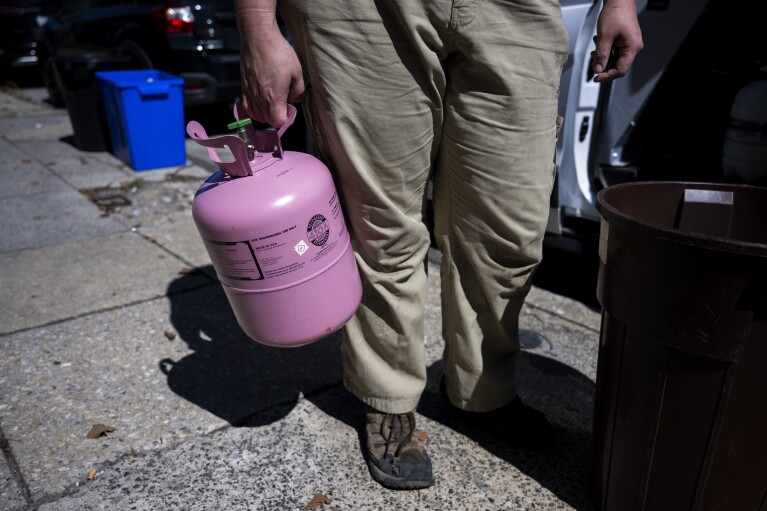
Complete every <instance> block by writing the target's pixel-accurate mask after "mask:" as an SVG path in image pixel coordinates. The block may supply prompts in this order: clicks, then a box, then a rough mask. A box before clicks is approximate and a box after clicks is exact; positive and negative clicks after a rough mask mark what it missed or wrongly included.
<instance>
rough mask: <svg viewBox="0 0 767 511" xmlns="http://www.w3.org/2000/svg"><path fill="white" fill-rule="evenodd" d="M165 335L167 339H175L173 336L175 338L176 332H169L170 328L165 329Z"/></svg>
mask: <svg viewBox="0 0 767 511" xmlns="http://www.w3.org/2000/svg"><path fill="white" fill-rule="evenodd" d="M165 337H166V338H167V339H168V340H169V341H172V340H173V339H175V338H176V332H171V331H170V330H166V331H165Z"/></svg>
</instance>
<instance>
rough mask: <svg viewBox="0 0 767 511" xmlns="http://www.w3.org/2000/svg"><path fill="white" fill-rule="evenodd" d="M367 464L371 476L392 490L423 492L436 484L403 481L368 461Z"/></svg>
mask: <svg viewBox="0 0 767 511" xmlns="http://www.w3.org/2000/svg"><path fill="white" fill-rule="evenodd" d="M367 464H368V470H370V476H371V477H372V478H373V479H374V480H375V481H376V482H378V483H379V484H381V485H383V486H385V487H387V488H389V489H391V490H422V489H424V488H428V487H429V486H431V485H433V484H434V480H433V479H403V478H400V477H395V476H393V475H390V474H387V473H386V472H384V471H383V470H381V469H380V468H378V466H376V464H375V463H373V462H372V461H368V462H367Z"/></svg>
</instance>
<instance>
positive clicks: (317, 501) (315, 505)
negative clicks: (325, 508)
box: [304, 493, 333, 510]
mask: <svg viewBox="0 0 767 511" xmlns="http://www.w3.org/2000/svg"><path fill="white" fill-rule="evenodd" d="M331 502H333V501H332V500H330V497H328V496H327V495H325V494H324V493H316V494H315V495H314V497H313V498H312V500H310V501H309V503H308V504H307V505H305V506H304V509H309V510H312V509H319V507H320V506H321V505H323V504H330V503H331Z"/></svg>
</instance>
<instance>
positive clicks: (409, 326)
mask: <svg viewBox="0 0 767 511" xmlns="http://www.w3.org/2000/svg"><path fill="white" fill-rule="evenodd" d="M410 3H411V2H407V1H403V2H402V4H403V6H401V8H400V7H398V6H397V5H396V2H389V1H381V2H355V1H354V0H335V1H328V2H322V1H318V0H290V1H286V2H283V3H281V4H280V8H281V10H282V13H283V16H284V18H285V19H286V21H287V22H288V27H289V30H290V32H291V35H292V36H293V38H294V44H295V46H296V48H297V51H298V53H299V58H301V60H302V64H303V66H304V71H305V73H307V75H308V78H309V82H310V89H309V91H308V94H307V96H308V98H307V105H305V106H306V110H307V113H308V118H309V119H310V124H311V125H312V128H313V133H314V135H315V142H316V145H317V147H318V149H319V151H320V152H321V153H322V154H323V156H324V157H325V159H326V160H327V161H328V164H329V166H330V167H331V169H332V170H333V171H334V173H335V175H336V177H337V185H338V187H339V189H340V193H341V197H342V201H343V206H344V210H345V214H346V216H347V221H348V224H349V227H350V233H351V235H352V242H353V246H354V250H355V254H356V258H357V263H358V266H359V269H360V273H361V276H362V281H363V298H362V304H361V306H360V308H359V310H358V312H357V314H356V315H355V316H354V318H352V319H351V320H350V321H349V323H348V324H347V325H346V327H345V330H344V340H343V343H342V352H343V359H344V383H345V385H346V387H347V388H348V389H349V390H350V391H351V392H352V393H354V394H355V395H357V396H358V397H359V398H360V399H361V400H362V401H363V402H365V403H367V404H368V405H370V406H372V407H374V408H376V409H378V410H381V411H386V412H390V413H401V412H406V411H409V410H412V409H413V408H415V406H416V405H417V403H418V400H419V399H420V396H421V393H422V391H423V388H424V386H425V382H426V361H425V350H424V340H423V311H424V301H425V295H426V289H427V286H426V271H425V259H426V254H427V251H428V248H429V244H430V236H429V232H428V229H427V227H426V226H425V224H424V222H423V211H424V207H425V192H426V186H427V182H428V179H429V176H430V174H431V169H432V163H433V161H434V159H435V158H436V154H437V143H436V141H438V140H439V139H440V137H441V133H440V130H441V125H442V122H443V110H442V102H443V95H444V90H445V86H446V84H445V77H444V73H443V71H442V67H441V65H440V58H441V56H440V55H439V52H440V45H441V40H442V39H441V38H442V36H443V34H440V33H439V32H438V30H437V29H435V28H433V27H432V26H431V25H429V24H428V23H426V24H423V25H422V26H420V28H418V29H416V28H415V26H414V25H415V24H419V23H420V21H417V20H424V19H427V18H428V14H427V13H426V12H425V11H424V10H423V8H422V7H420V6H419V5H418V4H420V3H421V2H412V3H413V4H415V5H413V6H410V5H409V4H410ZM448 13H449V11H448V10H447V9H445V10H444V12H443V14H448Z"/></svg>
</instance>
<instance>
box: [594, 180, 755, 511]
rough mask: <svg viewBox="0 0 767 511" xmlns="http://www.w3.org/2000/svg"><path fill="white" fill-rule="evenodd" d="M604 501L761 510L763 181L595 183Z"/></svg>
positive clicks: (657, 510)
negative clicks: (599, 221)
mask: <svg viewBox="0 0 767 511" xmlns="http://www.w3.org/2000/svg"><path fill="white" fill-rule="evenodd" d="M597 200H598V208H599V210H600V212H601V214H602V217H603V218H602V232H601V236H600V251H599V252H600V260H601V262H600V270H599V281H598V291H597V295H598V298H599V301H600V303H601V304H602V307H603V312H602V327H601V335H600V345H599V362H598V367H597V390H596V405H595V414H594V465H593V470H594V472H593V476H594V482H595V487H596V493H597V499H598V502H599V505H600V508H601V509H602V510H604V511H625V510H648V511H649V510H652V511H664V510H669V511H671V510H673V511H679V510H711V511H713V510H717V511H726V510H732V511H765V510H766V509H767V188H760V187H752V186H744V185H719V184H707V183H682V182H643V183H631V184H624V185H617V186H613V187H610V188H607V189H604V190H602V191H600V192H599V194H598V197H597Z"/></svg>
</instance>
